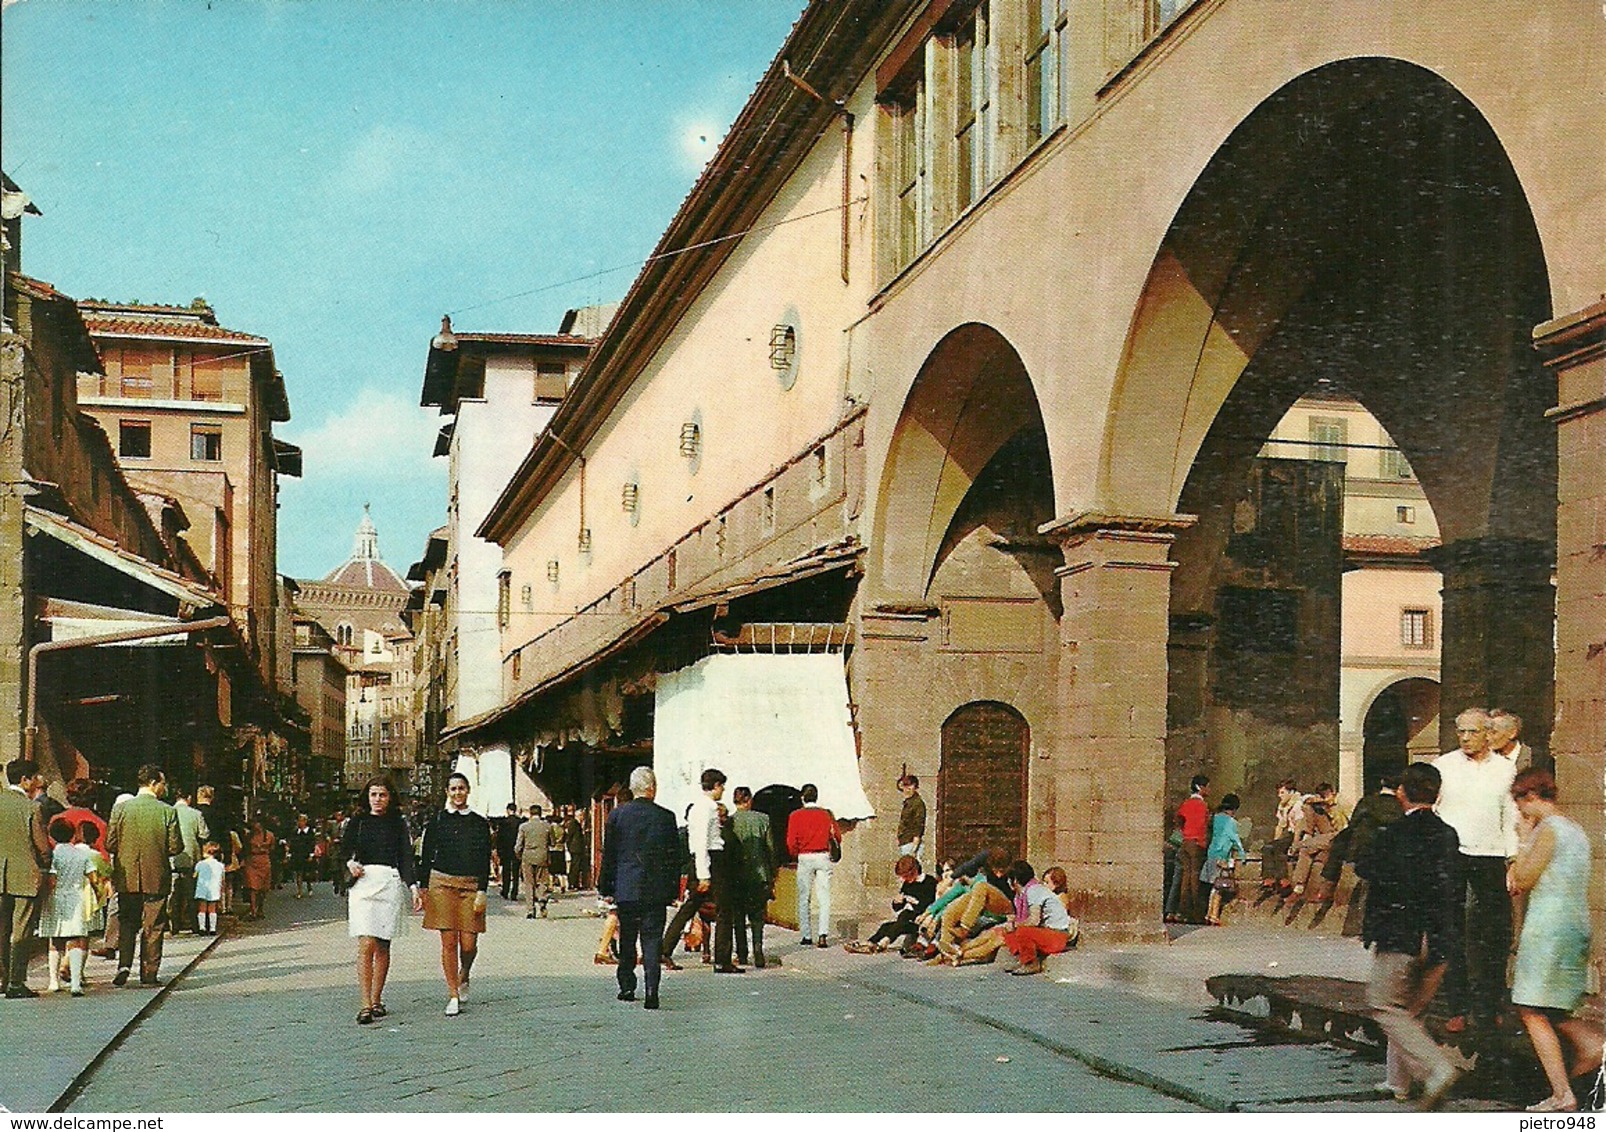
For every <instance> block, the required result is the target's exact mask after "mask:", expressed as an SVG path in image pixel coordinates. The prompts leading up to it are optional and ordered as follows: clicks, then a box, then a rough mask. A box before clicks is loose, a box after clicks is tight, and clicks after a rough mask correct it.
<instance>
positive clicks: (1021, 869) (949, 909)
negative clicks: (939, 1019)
mask: <svg viewBox="0 0 1606 1132" xmlns="http://www.w3.org/2000/svg"><path fill="white" fill-rule="evenodd" d="M893 872H894V873H895V875H896V876H897V878H898V881H899V890H898V895H897V897H896V898H895V899H894V900H893V901H892V912H893V918H892V919H890V920H888V921H887V922H886V923H884V924H882V925H881V926H880V927H879V928H877V929H876V930H875V932H874V933H873V934H872V935H871V936H870V938H869V939H867V940H863V941H855V942H852V943H849V944H847V945H846V950H848V951H850V952H855V953H858V954H874V953H876V952H881V951H887V950H890V949H891V948H892V947H894V946H898V947H899V953H900V954H901V955H902V956H903V957H904V958H906V959H924V960H926V961H927V962H930V963H934V964H950V965H953V966H956V967H957V966H966V965H969V964H972V963H991V962H993V961H994V960H995V959H996V958H997V957H998V956H999V955H1000V954H1001V953H1002V954H1007V955H1009V956H1011V957H1012V959H1013V962H1014V966H1013V967H1012V969H1011V971H1010V973H1011V974H1014V975H1035V974H1037V973H1038V972H1040V971H1042V969H1043V958H1044V957H1045V956H1048V955H1057V954H1059V953H1060V952H1062V951H1065V950H1066V949H1068V948H1071V947H1074V946H1076V940H1077V937H1078V935H1079V934H1080V929H1079V926H1078V924H1077V922H1076V920H1075V918H1074V917H1072V916H1071V914H1070V897H1069V895H1068V892H1067V889H1068V887H1069V885H1068V881H1067V879H1066V876H1065V870H1064V869H1062V868H1059V867H1058V866H1055V867H1053V868H1050V869H1048V870H1046V871H1045V872H1044V874H1043V876H1042V877H1041V878H1039V877H1038V876H1037V873H1036V870H1034V869H1033V868H1032V866H1031V864H1030V863H1029V862H1027V861H1019V860H1017V861H1013V862H1012V861H1011V859H1010V855H1009V854H1008V853H1006V852H1005V851H1003V850H1002V849H992V850H988V851H987V852H985V853H979V854H977V855H976V856H975V857H972V858H971V859H970V860H968V861H965V862H963V863H961V864H958V865H955V864H954V863H953V862H952V861H945V862H944V863H943V865H942V870H941V876H940V877H933V876H930V875H929V874H927V873H926V872H925V871H924V870H923V869H922V868H921V866H920V862H919V860H918V859H916V858H915V857H913V856H909V855H905V856H902V857H899V858H898V861H897V863H896V864H895V865H894V866H893ZM900 940H901V941H902V943H901V944H900V943H899V941H900Z"/></svg>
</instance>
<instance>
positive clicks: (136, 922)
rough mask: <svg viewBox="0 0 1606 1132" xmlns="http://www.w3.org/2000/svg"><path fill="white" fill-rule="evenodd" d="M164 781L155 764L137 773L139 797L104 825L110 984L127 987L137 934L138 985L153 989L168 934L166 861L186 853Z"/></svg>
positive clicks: (124, 804)
mask: <svg viewBox="0 0 1606 1132" xmlns="http://www.w3.org/2000/svg"><path fill="white" fill-rule="evenodd" d="M166 792H167V776H166V775H164V774H163V773H162V768H161V767H159V766H157V765H155V764H154V763H146V764H145V765H144V766H142V767H140V768H139V793H138V794H136V795H134V797H132V798H129V799H127V800H125V801H121V802H118V803H117V804H116V805H115V806H113V807H112V816H111V821H109V822H108V823H107V826H106V851H107V852H109V853H110V854H111V855H112V886H113V887H114V888H116V890H117V917H118V925H117V944H118V946H117V974H116V975H115V976H114V977H113V978H112V982H113V983H114V984H115V985H117V986H122V985H124V984H125V983H127V982H128V975H129V971H130V970H131V969H132V967H133V966H134V936H135V933H136V932H137V933H138V935H139V981H140V982H141V983H142V984H144V985H145V986H148V987H153V986H156V985H157V983H156V973H157V971H158V970H159V969H160V968H161V965H162V943H163V941H164V937H165V936H166V934H167V915H166V913H167V893H168V886H169V883H170V877H171V873H170V871H169V862H170V860H171V859H172V858H173V857H176V856H177V855H178V854H179V853H181V852H182V851H183V849H184V838H183V836H182V835H181V834H180V833H179V827H178V816H177V815H176V814H175V813H174V812H173V807H172V806H169V805H168V804H167V803H166V802H164V801H162V795H163V794H165V793H166Z"/></svg>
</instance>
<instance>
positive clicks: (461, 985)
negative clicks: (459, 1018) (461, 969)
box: [457, 975, 468, 1002]
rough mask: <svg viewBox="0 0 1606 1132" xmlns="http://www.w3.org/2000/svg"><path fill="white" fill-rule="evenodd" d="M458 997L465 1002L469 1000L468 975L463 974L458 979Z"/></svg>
mask: <svg viewBox="0 0 1606 1132" xmlns="http://www.w3.org/2000/svg"><path fill="white" fill-rule="evenodd" d="M457 997H458V998H460V999H462V1000H463V1001H464V1002H467V1001H468V976H467V975H463V976H461V977H460V978H459V979H458V980H457Z"/></svg>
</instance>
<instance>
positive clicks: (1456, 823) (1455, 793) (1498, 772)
mask: <svg viewBox="0 0 1606 1132" xmlns="http://www.w3.org/2000/svg"><path fill="white" fill-rule="evenodd" d="M1455 730H1456V735H1457V737H1458V738H1459V739H1460V742H1461V746H1460V747H1459V748H1458V749H1457V750H1454V751H1447V752H1446V753H1444V754H1442V755H1440V756H1439V757H1438V758H1437V759H1435V760H1434V765H1435V766H1436V767H1437V768H1438V770H1439V777H1440V780H1441V783H1442V784H1441V786H1440V790H1439V804H1438V811H1439V816H1440V817H1441V818H1443V819H1444V821H1445V822H1446V824H1448V825H1449V826H1450V827H1451V828H1452V829H1454V830H1455V832H1456V836H1457V837H1459V838H1460V840H1461V859H1460V864H1461V886H1460V891H1461V893H1462V899H1461V900H1459V901H1457V903H1456V911H1457V913H1458V915H1460V916H1461V917H1462V925H1461V926H1462V927H1463V931H1462V933H1461V934H1462V936H1463V938H1464V939H1465V941H1466V949H1465V954H1460V955H1455V956H1452V957H1451V959H1450V969H1449V971H1448V972H1447V973H1446V978H1445V992H1446V994H1447V995H1448V996H1449V999H1450V1007H1451V1009H1452V1010H1453V1011H1454V1012H1455V1014H1454V1017H1452V1018H1451V1020H1450V1022H1449V1023H1448V1025H1447V1027H1446V1028H1447V1029H1449V1030H1450V1031H1451V1032H1456V1031H1459V1030H1461V1029H1463V1028H1464V1027H1465V1026H1466V1024H1467V1022H1468V1021H1469V1020H1470V1021H1471V1023H1472V1024H1473V1025H1474V1026H1477V1027H1480V1028H1483V1029H1489V1028H1491V1027H1493V1025H1494V1021H1495V1016H1496V1015H1497V1014H1498V1013H1499V1012H1500V1009H1501V1006H1502V1005H1503V1003H1504V1001H1505V993H1506V961H1507V957H1508V956H1509V954H1510V951H1511V895H1510V894H1509V893H1508V892H1507V891H1506V865H1507V863H1508V862H1509V861H1510V860H1511V859H1513V858H1515V857H1516V855H1517V805H1516V803H1515V802H1514V801H1513V800H1512V797H1511V783H1512V780H1513V779H1514V778H1515V777H1516V774H1517V769H1516V765H1515V764H1514V763H1513V761H1512V760H1511V759H1508V758H1502V757H1501V756H1499V755H1496V754H1495V753H1494V752H1493V751H1491V750H1490V747H1489V716H1488V713H1487V712H1485V711H1483V710H1482V709H1481V708H1471V709H1469V710H1467V711H1464V712H1462V713H1461V714H1460V715H1458V716H1456V718H1455Z"/></svg>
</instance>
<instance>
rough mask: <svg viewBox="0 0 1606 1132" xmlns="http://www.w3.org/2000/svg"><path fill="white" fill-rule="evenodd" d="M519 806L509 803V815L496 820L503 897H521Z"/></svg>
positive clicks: (498, 860)
mask: <svg viewBox="0 0 1606 1132" xmlns="http://www.w3.org/2000/svg"><path fill="white" fill-rule="evenodd" d="M520 824H522V823H521V822H520V821H519V808H518V806H517V805H515V804H514V803H512V802H509V803H508V804H507V816H505V817H502V818H499V819H498V820H497V822H496V860H497V863H498V864H499V865H500V866H501V867H502V899H503V900H517V899H518V898H519V857H518V854H517V853H515V852H514V851H513V850H514V847H515V846H517V845H518V842H519V826H520Z"/></svg>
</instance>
